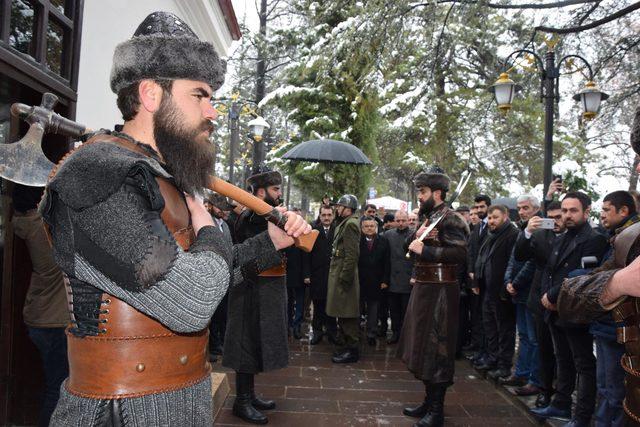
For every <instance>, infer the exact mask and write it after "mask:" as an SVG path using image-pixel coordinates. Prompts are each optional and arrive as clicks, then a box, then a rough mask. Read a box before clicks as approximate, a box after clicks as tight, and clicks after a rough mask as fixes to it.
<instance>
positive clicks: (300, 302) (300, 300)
mask: <svg viewBox="0 0 640 427" xmlns="http://www.w3.org/2000/svg"><path fill="white" fill-rule="evenodd" d="M291 212H295V213H297V214H301V211H300V208H295V207H294V208H291ZM284 254H285V256H286V257H287V315H288V319H289V328H290V329H291V332H292V333H293V338H294V339H296V340H299V339H301V338H302V331H301V327H302V316H303V314H304V294H305V287H306V285H305V283H304V268H303V261H302V259H303V254H304V252H303V251H302V249H300V248H296V247H295V246H291V247H288V248H287V249H285V250H284Z"/></svg>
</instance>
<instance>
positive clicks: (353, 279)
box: [326, 215, 360, 318]
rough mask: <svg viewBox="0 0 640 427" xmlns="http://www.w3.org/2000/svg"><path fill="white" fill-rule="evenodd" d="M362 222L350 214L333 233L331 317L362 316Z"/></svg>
mask: <svg viewBox="0 0 640 427" xmlns="http://www.w3.org/2000/svg"><path fill="white" fill-rule="evenodd" d="M359 257H360V222H359V221H358V216H357V215H351V216H350V217H348V218H346V219H345V220H343V221H342V222H341V223H340V225H338V226H337V227H336V231H335V233H334V237H333V251H332V255H331V267H330V268H329V284H328V287H327V307H326V312H327V314H328V315H329V316H332V317H347V318H354V317H359V316H360V283H359V279H358V258H359Z"/></svg>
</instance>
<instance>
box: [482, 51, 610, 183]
mask: <svg viewBox="0 0 640 427" xmlns="http://www.w3.org/2000/svg"><path fill="white" fill-rule="evenodd" d="M548 46H549V50H548V51H547V53H546V54H545V56H544V61H543V60H542V58H540V56H539V55H538V54H537V53H535V52H534V51H531V50H528V49H519V50H516V51H514V52H512V53H511V54H510V55H509V56H508V57H507V59H506V60H505V62H504V64H505V68H507V69H508V66H509V61H510V60H511V58H513V57H514V56H519V55H521V54H523V53H526V54H528V55H531V56H532V57H533V58H534V59H535V61H534V62H535V65H536V70H537V72H538V75H539V76H540V98H541V100H544V190H543V194H546V191H547V190H548V189H549V185H550V184H551V166H552V160H553V118H554V112H555V108H556V104H557V103H558V102H559V101H560V94H559V91H558V84H559V80H560V67H561V66H562V65H563V64H564V63H565V61H567V60H569V59H571V58H576V59H579V60H580V61H582V62H583V63H584V64H585V66H586V67H587V69H588V70H589V81H588V82H587V83H586V84H585V87H584V88H583V89H582V90H581V91H580V92H579V93H578V94H576V95H575V96H574V97H573V99H575V100H576V101H580V102H581V104H582V108H583V109H584V112H583V114H582V117H583V118H584V119H586V120H589V119H593V118H594V117H595V116H596V114H597V113H598V110H599V109H600V103H601V101H603V100H605V99H607V98H608V97H609V95H607V94H606V93H604V92H601V91H600V90H599V89H598V86H597V85H596V84H595V83H594V81H593V70H592V69H591V65H590V64H589V62H588V61H587V60H586V59H584V58H583V57H582V56H580V55H567V56H564V57H563V58H561V59H560V60H559V61H558V63H557V64H556V54H555V51H554V50H553V46H552V45H551V44H548ZM488 90H489V92H491V93H493V94H494V96H495V99H496V103H497V104H498V108H499V109H500V110H501V111H502V112H505V113H506V112H507V111H509V110H510V109H511V102H512V101H513V96H514V95H515V93H516V92H517V91H518V90H520V86H519V85H517V84H516V83H515V82H514V81H513V80H511V79H510V78H509V75H508V74H507V72H503V73H501V74H500V78H498V80H497V81H496V82H495V84H493V85H492V86H491V87H489V89H488Z"/></svg>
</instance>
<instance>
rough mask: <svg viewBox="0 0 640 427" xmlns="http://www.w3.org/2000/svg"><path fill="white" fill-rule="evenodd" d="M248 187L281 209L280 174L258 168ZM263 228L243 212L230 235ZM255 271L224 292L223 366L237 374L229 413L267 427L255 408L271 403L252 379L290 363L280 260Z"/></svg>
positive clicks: (256, 217) (264, 223)
mask: <svg viewBox="0 0 640 427" xmlns="http://www.w3.org/2000/svg"><path fill="white" fill-rule="evenodd" d="M247 184H248V185H249V186H250V188H251V190H252V192H253V194H254V195H255V196H256V197H258V198H260V199H262V200H264V201H265V202H266V203H268V204H269V205H271V206H274V207H275V206H278V205H280V197H282V191H281V188H280V186H281V184H282V175H281V174H280V172H277V171H271V170H269V169H267V168H266V167H263V166H261V169H260V170H259V171H258V172H257V173H255V174H254V175H252V176H250V177H249V179H248V180H247ZM267 226H268V223H267V220H266V219H265V218H264V217H263V216H261V215H258V214H256V213H254V212H253V211H251V210H249V209H247V210H244V211H243V212H242V213H241V214H240V216H239V217H238V220H237V222H236V224H235V234H234V237H235V239H236V240H237V242H244V241H245V240H247V239H249V238H251V237H252V236H255V235H257V234H259V233H260V232H262V231H263V230H266V228H267ZM259 267H260V266H259V265H257V264H254V265H251V266H248V267H247V268H245V269H243V271H242V276H243V278H244V282H243V284H242V286H235V287H231V288H230V289H229V303H228V307H227V312H228V316H227V331H226V334H225V340H224V343H225V347H224V355H223V358H222V366H225V367H228V368H232V369H233V370H235V371H236V399H235V401H234V404H233V414H234V415H235V416H237V417H239V418H241V419H243V420H245V421H247V422H250V423H253V424H266V423H267V422H268V420H267V417H266V416H265V415H264V414H262V413H261V412H260V410H268V409H274V408H275V406H276V404H275V402H273V401H271V400H263V399H260V398H259V397H257V396H256V394H255V387H254V376H255V374H258V373H260V372H264V371H270V370H273V369H280V368H284V367H286V366H287V365H288V364H289V348H288V342H287V288H286V284H285V281H286V271H285V270H286V267H285V259H284V256H283V257H282V263H281V265H278V266H276V267H273V268H270V269H268V270H263V269H262V270H261V269H260V268H259ZM259 271H260V273H258V272H259Z"/></svg>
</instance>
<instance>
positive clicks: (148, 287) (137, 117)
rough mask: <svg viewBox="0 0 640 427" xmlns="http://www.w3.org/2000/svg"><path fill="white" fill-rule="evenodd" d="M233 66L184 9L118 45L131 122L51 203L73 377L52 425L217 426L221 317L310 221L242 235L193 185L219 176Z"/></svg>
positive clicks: (115, 86) (45, 207)
mask: <svg viewBox="0 0 640 427" xmlns="http://www.w3.org/2000/svg"><path fill="white" fill-rule="evenodd" d="M224 69H225V68H224V63H223V62H222V61H221V60H220V59H219V58H218V55H217V54H216V52H215V51H214V48H213V46H212V45H211V44H209V43H207V42H203V41H200V40H199V39H198V38H197V36H196V35H195V34H194V33H193V31H192V30H191V29H190V28H189V27H188V26H187V25H186V24H185V23H184V22H182V20H181V19H179V18H178V17H176V16H175V15H172V14H170V13H165V12H155V13H152V14H151V15H149V16H148V17H147V18H146V19H145V20H144V21H143V22H142V23H141V24H140V26H139V27H138V29H137V30H136V32H135V34H134V36H133V38H132V39H130V40H128V41H126V42H124V43H122V44H120V45H119V46H118V47H117V48H116V52H115V54H114V62H113V69H112V73H111V89H112V90H113V92H115V93H116V94H117V95H118V101H117V102H118V107H119V108H120V110H121V112H122V115H123V118H124V120H125V124H124V127H123V129H122V132H101V133H98V134H96V135H94V136H93V137H92V138H91V139H89V140H88V141H87V142H86V143H85V144H84V145H83V146H82V147H81V148H79V149H77V150H76V151H74V152H73V153H71V154H70V155H69V156H67V158H66V159H65V160H64V161H63V162H62V163H61V164H60V165H58V167H57V168H56V169H54V171H53V173H52V178H51V179H50V181H49V184H48V185H47V188H46V192H45V197H44V199H43V201H42V203H41V205H40V211H41V213H42V216H43V218H44V220H45V222H46V224H47V226H48V229H49V232H50V234H51V240H52V243H53V250H54V256H55V259H56V261H57V263H58V264H59V265H60V267H61V269H62V270H63V271H64V272H65V274H66V276H67V277H68V280H69V290H70V298H71V308H72V315H73V322H72V325H71V326H70V327H69V328H68V330H67V338H68V348H69V365H70V373H69V378H68V379H67V380H66V381H65V383H64V385H63V387H62V389H61V396H60V400H59V403H58V406H57V408H56V410H55V412H54V414H53V418H52V421H51V423H52V425H65V426H74V425H75V426H93V425H110V426H111V425H124V424H127V425H129V424H131V425H149V426H151V425H153V426H156V425H157V426H159V425H175V426H193V425H198V426H200V425H201V426H210V425H212V423H213V403H212V397H211V380H210V370H211V367H210V365H209V362H208V354H207V352H206V344H207V339H208V337H207V325H208V323H209V320H210V318H211V315H212V314H213V312H214V310H215V308H216V306H217V305H218V303H219V302H220V299H221V298H222V297H223V295H224V294H225V292H226V290H227V288H228V287H229V286H237V285H234V283H235V284H238V283H240V282H242V280H243V274H245V271H246V270H245V269H246V268H247V266H249V265H250V266H251V268H255V269H257V270H258V271H262V270H267V269H269V268H271V267H273V266H276V265H279V264H280V263H281V262H282V256H281V255H280V254H279V252H278V250H280V249H283V248H285V247H287V246H290V245H291V244H293V242H294V238H299V237H301V236H302V235H304V234H307V233H309V231H310V228H309V226H308V225H307V224H306V223H305V221H304V220H303V219H302V218H301V217H300V216H298V215H295V214H293V213H290V212H286V213H283V215H284V217H285V218H286V219H287V221H286V223H285V224H284V227H283V228H284V229H285V230H286V231H282V230H281V229H280V228H277V227H275V226H273V225H272V224H270V225H269V228H268V231H267V232H263V233H261V234H259V235H257V236H255V237H252V238H250V239H247V240H246V241H245V242H244V243H242V244H239V245H234V246H233V247H232V246H230V245H229V244H228V242H227V241H226V239H225V238H224V236H223V234H222V232H221V231H220V228H219V227H218V226H216V225H215V223H214V221H213V219H212V218H211V216H210V215H209V213H208V212H207V210H206V209H205V207H204V205H203V204H202V201H201V200H198V199H197V198H196V197H194V196H193V194H196V193H199V192H200V191H201V190H202V189H203V188H204V187H207V186H209V184H210V182H211V177H210V176H209V173H210V171H212V170H213V167H212V166H213V154H212V153H213V152H212V149H211V145H210V143H209V136H210V133H211V131H212V130H213V128H212V125H211V120H213V119H215V117H216V115H217V112H216V111H215V109H214V108H213V107H212V105H211V103H210V98H211V95H212V93H213V91H214V90H216V89H217V88H219V87H220V85H221V84H222V82H223V79H224Z"/></svg>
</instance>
